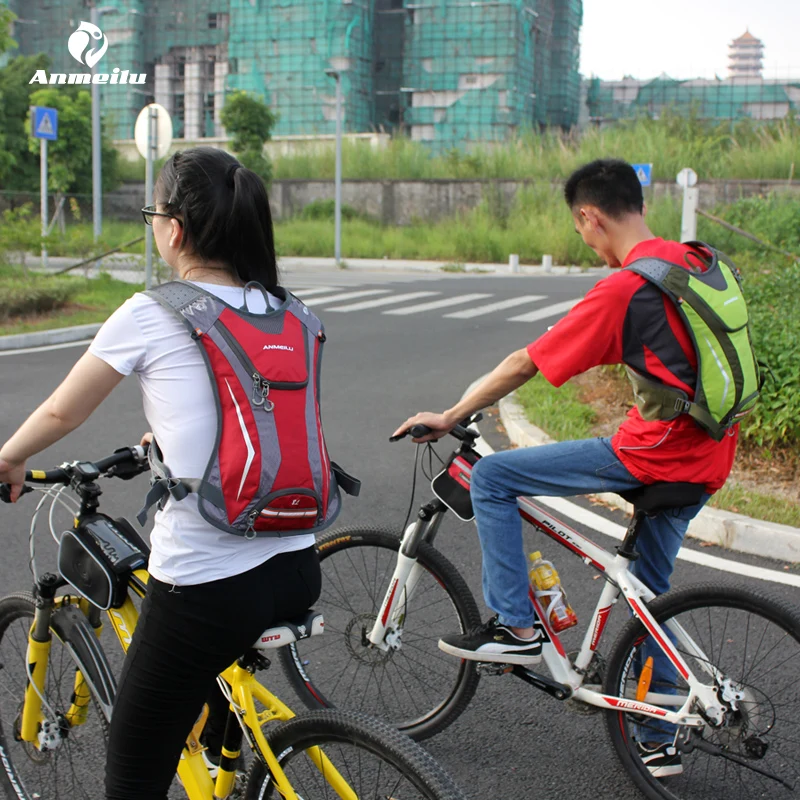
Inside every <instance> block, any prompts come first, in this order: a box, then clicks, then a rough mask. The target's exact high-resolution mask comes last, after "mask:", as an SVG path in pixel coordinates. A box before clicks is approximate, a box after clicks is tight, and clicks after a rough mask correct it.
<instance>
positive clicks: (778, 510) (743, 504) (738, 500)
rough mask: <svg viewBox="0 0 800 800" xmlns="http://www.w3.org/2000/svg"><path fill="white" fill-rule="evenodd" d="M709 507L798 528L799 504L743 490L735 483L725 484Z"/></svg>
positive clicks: (799, 518) (750, 490)
mask: <svg viewBox="0 0 800 800" xmlns="http://www.w3.org/2000/svg"><path fill="white" fill-rule="evenodd" d="M709 505H711V506H714V507H715V508H720V509H722V510H724V511H733V512H734V513H736V514H744V515H745V516H747V517H753V518H754V519H762V520H765V521H766V522H777V523H779V524H781V525H792V526H794V527H795V528H800V504H798V503H793V502H792V501H791V500H784V499H783V498H780V497H775V496H774V495H769V494H763V493H762V492H757V491H754V490H752V489H744V488H742V487H741V486H737V485H736V484H735V483H730V482H729V483H727V484H725V486H723V487H722V489H720V490H719V491H718V492H717V493H716V494H715V495H714V496H713V497H712V498H711V500H710V501H709Z"/></svg>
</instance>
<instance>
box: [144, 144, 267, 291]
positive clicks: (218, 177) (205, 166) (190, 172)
mask: <svg viewBox="0 0 800 800" xmlns="http://www.w3.org/2000/svg"><path fill="white" fill-rule="evenodd" d="M155 199H156V202H157V203H158V204H163V205H164V207H165V209H166V211H167V213H169V214H175V215H176V216H180V218H181V220H182V221H183V241H182V243H181V246H182V247H186V246H188V247H191V249H192V250H193V251H194V252H195V253H196V254H197V256H198V258H200V259H202V260H203V261H210V262H215V261H218V262H221V263H224V264H227V265H228V266H229V268H230V270H231V272H232V273H234V274H235V275H236V276H238V278H239V279H240V280H241V281H242V282H244V283H246V282H247V281H258V282H259V283H260V284H262V286H264V287H265V288H267V289H272V288H274V287H275V286H277V285H278V266H277V263H276V260H275V240H274V237H273V232H272V215H271V214H270V210H269V198H268V197H267V190H266V188H265V187H264V182H263V181H262V180H261V178H260V177H259V176H258V175H256V173H255V172H252V171H251V170H249V169H247V168H246V167H243V166H242V165H241V164H240V163H239V162H238V161H237V160H236V159H235V158H234V157H233V156H232V155H230V153H226V152H225V151H224V150H217V149H215V148H213V147H194V148H192V149H191V150H184V151H183V152H178V153H175V155H173V156H172V157H171V158H170V159H169V160H168V161H167V163H166V164H164V166H163V167H162V169H161V173H160V175H159V176H158V180H157V181H156V186H155Z"/></svg>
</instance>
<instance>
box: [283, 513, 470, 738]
mask: <svg viewBox="0 0 800 800" xmlns="http://www.w3.org/2000/svg"><path fill="white" fill-rule="evenodd" d="M317 548H318V550H319V555H320V562H321V567H322V594H321V595H320V600H319V607H320V608H321V609H322V611H323V613H324V614H325V634H324V635H323V636H315V637H312V638H310V639H304V640H302V641H300V642H297V643H296V644H293V645H290V646H288V647H284V648H281V649H280V650H279V651H278V652H279V653H280V659H281V664H282V666H283V669H284V671H285V672H286V675H287V676H288V678H289V681H290V682H291V683H292V685H293V687H294V689H295V690H296V691H297V693H298V695H299V697H300V699H301V700H302V701H303V702H304V703H305V705H306V706H308V707H309V708H327V707H340V708H352V709H354V710H357V711H363V712H366V713H369V714H374V715H376V716H379V717H381V718H382V719H384V720H385V721H386V722H388V723H389V724H391V725H394V726H395V727H396V728H398V729H399V730H400V731H402V732H403V733H406V734H408V735H409V736H411V738H412V739H416V740H417V741H420V740H422V739H426V738H427V737H429V736H433V735H434V734H435V733H438V732H439V731H441V730H443V729H444V728H446V727H447V726H448V725H450V723H452V722H453V721H454V720H455V719H456V718H457V717H458V716H459V714H461V712H462V711H463V710H464V709H465V708H466V706H467V704H468V703H469V701H470V700H471V699H472V696H473V695H474V694H475V689H476V688H477V685H478V673H477V670H476V667H475V664H474V662H470V661H463V660H458V659H455V658H452V657H451V656H446V655H444V654H443V653H442V652H441V651H440V650H439V648H438V641H439V638H440V637H441V636H443V635H444V634H447V633H456V632H458V631H462V632H464V631H467V630H468V629H469V628H472V627H474V626H475V625H478V624H480V616H479V614H478V608H477V606H476V605H475V600H474V599H473V597H472V594H471V592H470V590H469V588H468V587H467V584H466V582H465V581H464V579H463V578H462V577H461V575H460V574H459V572H458V570H457V569H456V568H455V567H454V566H453V565H452V564H451V563H450V562H449V561H448V560H447V559H446V558H445V557H444V556H443V555H442V554H441V553H440V552H439V551H438V550H435V549H434V548H433V547H432V546H431V545H429V544H426V543H424V542H423V543H422V544H420V547H419V550H418V552H417V557H418V564H419V566H420V567H421V568H422V569H421V573H420V577H419V581H418V583H417V584H416V587H415V589H414V592H413V594H412V596H411V597H410V599H406V598H404V597H403V598H400V599H399V601H398V602H401V603H403V604H404V606H403V611H404V619H403V624H402V634H401V636H400V637H399V646H398V647H397V648H396V649H389V650H380V649H378V648H375V647H373V646H372V645H371V644H369V642H367V639H366V636H367V634H368V633H369V631H370V630H371V628H372V625H373V623H374V622H375V619H376V618H377V614H378V612H379V610H380V607H381V604H382V603H383V599H384V595H385V593H386V590H387V589H388V587H389V581H390V579H391V577H392V573H393V572H394V568H395V565H396V563H397V552H398V550H399V548H400V537H399V536H397V535H396V534H394V533H392V532H391V531H388V530H382V529H365V528H345V529H342V530H339V531H333V532H331V533H328V534H327V535H326V536H324V537H322V538H321V539H320V540H319V542H318V544H317Z"/></svg>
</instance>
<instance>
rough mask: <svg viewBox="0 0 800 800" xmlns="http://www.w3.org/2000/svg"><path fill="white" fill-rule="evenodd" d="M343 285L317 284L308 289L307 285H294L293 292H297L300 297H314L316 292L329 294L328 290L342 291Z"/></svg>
mask: <svg viewBox="0 0 800 800" xmlns="http://www.w3.org/2000/svg"><path fill="white" fill-rule="evenodd" d="M340 291H341V287H339V286H315V287H313V288H311V287H309V288H308V289H306V287H305V286H300V287H293V288H292V289H291V292H292V294H296V295H297V296H298V297H300V298H303V297H313V296H314V295H315V294H327V293H328V292H340Z"/></svg>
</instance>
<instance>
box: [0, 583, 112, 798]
mask: <svg viewBox="0 0 800 800" xmlns="http://www.w3.org/2000/svg"><path fill="white" fill-rule="evenodd" d="M34 611H35V606H34V600H33V598H32V597H31V596H30V595H25V594H19V595H12V596H9V597H5V598H3V599H2V600H0V755H1V756H2V758H0V795H2V796H5V797H8V798H11V799H13V800H40V799H41V800H103V798H104V797H105V790H104V771H105V761H106V747H107V742H108V736H107V735H108V723H107V721H106V718H105V716H104V715H103V713H102V712H101V711H100V709H99V708H97V707H96V705H95V703H94V701H93V700H92V701H91V702H90V706H89V709H88V713H87V715H86V720H85V721H84V722H83V723H82V724H80V725H70V724H69V722H67V719H66V712H67V711H68V710H69V709H70V706H71V705H72V703H73V697H74V691H75V675H76V670H78V669H79V668H80V664H78V663H77V662H76V661H75V660H74V659H73V657H72V654H71V653H70V651H69V649H68V647H67V646H66V645H65V644H64V641H63V640H62V639H61V638H59V633H58V631H55V630H51V633H52V637H53V639H52V644H51V647H50V659H49V664H48V668H47V679H46V685H45V689H44V698H45V701H46V703H47V705H48V706H49V707H50V708H49V709H43V711H44V713H45V715H46V717H47V719H48V720H50V721H52V722H55V723H57V728H58V734H57V736H56V738H57V740H58V744H57V745H56V746H55V747H54V749H52V750H50V751H49V752H43V751H42V750H41V749H40V748H39V747H37V746H34V745H33V744H31V743H28V742H23V741H21V740H20V739H19V735H18V734H19V720H20V712H21V709H22V703H23V698H24V692H25V686H26V684H27V680H28V677H27V658H26V655H27V645H28V633H29V631H30V628H31V624H32V622H33V616H34ZM91 635H94V634H91ZM87 691H88V689H87Z"/></svg>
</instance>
